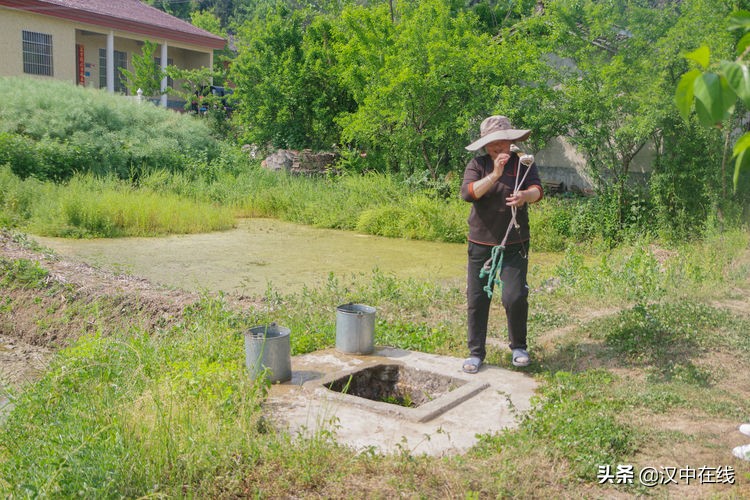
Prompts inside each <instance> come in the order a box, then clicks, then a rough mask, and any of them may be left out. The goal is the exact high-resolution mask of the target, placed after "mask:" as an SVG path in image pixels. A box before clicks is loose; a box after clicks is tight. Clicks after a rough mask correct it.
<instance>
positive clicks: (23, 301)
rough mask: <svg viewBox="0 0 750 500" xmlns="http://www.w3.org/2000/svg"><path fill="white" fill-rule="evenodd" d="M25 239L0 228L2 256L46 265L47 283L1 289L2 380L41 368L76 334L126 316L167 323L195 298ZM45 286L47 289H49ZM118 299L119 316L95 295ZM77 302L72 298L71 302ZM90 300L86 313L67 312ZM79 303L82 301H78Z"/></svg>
mask: <svg viewBox="0 0 750 500" xmlns="http://www.w3.org/2000/svg"><path fill="white" fill-rule="evenodd" d="M32 248H33V246H32V245H29V244H28V243H26V242H25V241H24V240H22V239H19V238H15V237H13V236H12V235H11V234H9V233H7V232H3V233H0V259H5V260H7V261H13V260H18V259H26V260H29V261H33V262H37V263H39V265H40V267H41V268H43V269H45V270H47V271H48V273H49V274H48V275H47V277H46V280H47V284H48V285H53V286H50V287H47V288H46V289H45V293H43V294H40V293H39V291H38V290H33V289H25V288H14V289H12V290H8V289H7V288H4V289H3V290H2V296H1V297H0V306H2V309H0V312H2V315H0V383H4V384H8V385H12V386H17V385H18V384H22V383H23V382H27V381H30V380H33V379H34V378H35V376H36V375H37V374H38V373H40V372H41V371H43V370H44V368H45V366H46V365H47V362H48V361H49V359H50V357H51V354H52V352H53V351H54V350H55V349H57V348H60V347H63V346H66V345H68V344H69V343H70V342H71V341H72V340H75V339H76V338H78V337H79V336H80V335H82V334H84V333H88V332H91V331H95V329H98V330H100V331H102V333H107V331H110V330H112V329H113V328H116V327H117V326H118V325H121V324H122V323H123V322H124V321H132V320H137V321H139V322H141V323H142V324H143V326H144V327H148V326H155V325H157V324H166V323H169V322H170V321H173V320H174V319H175V318H177V317H179V316H180V314H181V313H182V311H183V309H184V308H185V307H186V306H187V305H189V304H192V303H194V302H195V301H196V300H198V298H199V297H198V296H197V295H195V294H191V293H187V292H183V291H178V290H168V289H164V288H160V287H156V286H154V285H153V284H151V283H149V282H148V281H146V280H144V279H140V278H136V277H133V276H127V275H114V274H111V273H106V272H103V271H101V270H98V269H95V268H93V267H91V266H89V265H87V264H84V263H79V262H71V261H68V260H64V259H61V258H59V257H57V256H55V255H53V254H52V253H49V252H45V251H44V250H43V249H35V248H34V249H32ZM48 291H49V292H48ZM100 300H107V301H111V303H113V304H116V305H117V306H118V307H117V309H115V310H116V311H119V312H121V313H122V314H121V315H120V314H118V316H119V317H110V318H102V317H101V315H100V312H99V311H97V310H96V308H95V306H94V305H95V304H96V303H97V301H100ZM74 302H75V304H74ZM86 304H90V305H92V311H91V312H90V314H83V315H80V314H70V312H72V311H71V309H72V308H73V307H76V308H78V312H80V311H81V307H83V309H84V311H85V305H86ZM82 305H83V306H82Z"/></svg>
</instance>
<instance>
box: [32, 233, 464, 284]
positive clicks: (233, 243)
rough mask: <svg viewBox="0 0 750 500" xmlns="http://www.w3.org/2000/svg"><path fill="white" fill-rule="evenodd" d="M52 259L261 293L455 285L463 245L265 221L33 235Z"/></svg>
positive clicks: (154, 278)
mask: <svg viewBox="0 0 750 500" xmlns="http://www.w3.org/2000/svg"><path fill="white" fill-rule="evenodd" d="M34 239H36V240H37V241H38V242H39V243H40V244H42V245H43V246H46V247H49V248H52V249H53V250H55V251H56V252H58V253H59V254H61V255H63V256H67V257H73V258H76V259H78V260H82V261H84V262H87V263H89V264H92V265H95V266H97V267H100V268H103V269H109V270H112V271H115V272H121V273H122V272H124V273H129V274H133V275H136V276H141V277H144V278H147V279H149V280H150V281H152V282H154V283H160V284H163V285H167V286H173V287H177V288H182V289H187V290H196V291H206V290H208V291H220V290H221V291H225V292H234V293H244V294H251V295H255V294H262V293H264V292H265V291H266V290H267V289H268V288H269V286H271V287H272V288H273V290H275V291H277V292H279V293H291V292H297V291H300V290H301V289H302V287H303V286H305V285H306V286H308V287H316V286H320V285H322V284H324V283H325V282H326V280H327V279H328V275H329V273H333V274H334V275H335V276H338V277H342V278H350V277H352V276H363V279H370V277H371V276H372V271H373V270H374V269H376V268H377V269H378V270H380V271H382V272H383V273H386V274H389V275H390V274H393V275H395V276H397V277H400V278H410V277H414V278H420V279H421V278H425V279H431V280H438V281H441V282H448V281H449V282H453V281H455V282H457V283H460V282H463V281H464V280H465V273H466V246H465V245H463V244H456V243H435V242H425V241H410V240H403V239H392V238H383V237H378V236H368V235H361V234H357V233H354V232H349V231H337V230H330V229H318V228H313V227H309V226H303V225H298V224H292V223H288V222H282V221H278V220H273V219H243V220H240V221H239V222H238V226H237V228H236V229H233V230H230V231H222V232H215V233H206V234H195V235H180V236H167V237H159V238H115V239H95V240H71V239H63V238H44V237H39V236H35V237H34Z"/></svg>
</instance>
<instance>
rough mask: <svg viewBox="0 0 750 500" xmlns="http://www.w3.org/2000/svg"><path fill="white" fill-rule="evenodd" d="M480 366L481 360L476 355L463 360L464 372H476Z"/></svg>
mask: <svg viewBox="0 0 750 500" xmlns="http://www.w3.org/2000/svg"><path fill="white" fill-rule="evenodd" d="M480 366H482V360H481V359H479V358H477V357H476V356H472V357H470V358H466V360H464V365H463V370H464V372H465V373H476V372H478V371H479V367H480Z"/></svg>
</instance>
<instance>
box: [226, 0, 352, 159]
mask: <svg viewBox="0 0 750 500" xmlns="http://www.w3.org/2000/svg"><path fill="white" fill-rule="evenodd" d="M330 31H331V24H330V20H329V19H328V17H327V16H325V15H320V14H318V15H316V14H313V13H310V12H307V11H303V10H297V11H294V12H291V11H289V10H288V9H286V8H279V9H278V10H276V12H275V13H273V14H272V15H268V16H266V17H264V18H255V19H253V20H251V21H248V22H246V23H245V24H244V25H243V26H242V28H241V30H240V31H239V32H238V41H237V44H238V50H239V53H238V55H237V58H236V60H235V62H234V64H233V65H232V68H231V73H230V79H231V80H232V82H234V84H235V85H236V95H237V99H238V108H239V109H238V112H237V118H238V120H239V121H240V122H241V123H242V125H243V127H244V129H245V132H244V137H243V139H244V140H245V141H247V142H253V143H258V144H262V145H264V146H265V145H271V146H273V147H277V148H313V149H329V148H330V147H331V146H332V144H334V143H337V142H338V139H339V133H340V128H339V126H338V125H337V123H336V122H335V120H334V117H335V116H337V115H338V114H340V113H341V112H343V111H345V110H349V109H350V108H351V98H350V97H349V93H348V90H347V89H346V88H344V87H342V86H341V85H340V84H339V82H338V80H337V78H336V77H335V75H334V73H333V71H334V67H335V66H336V63H337V61H336V55H335V53H334V52H333V50H332V43H331V34H330Z"/></svg>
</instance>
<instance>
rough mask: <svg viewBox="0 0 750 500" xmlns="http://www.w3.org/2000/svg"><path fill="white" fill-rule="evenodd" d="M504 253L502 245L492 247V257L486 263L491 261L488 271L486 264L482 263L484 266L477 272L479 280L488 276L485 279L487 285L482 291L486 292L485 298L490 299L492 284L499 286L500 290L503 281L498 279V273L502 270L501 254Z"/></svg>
mask: <svg viewBox="0 0 750 500" xmlns="http://www.w3.org/2000/svg"><path fill="white" fill-rule="evenodd" d="M504 252H505V246H503V245H496V246H494V247H492V257H491V258H490V259H489V260H488V261H487V262H489V261H490V260H491V261H492V265H490V268H489V270H488V269H487V267H486V266H487V262H485V263H484V266H482V269H481V271H479V279H482V278H484V277H485V276H489V278H488V279H487V285H485V287H484V291H485V292H487V297H489V298H492V284H493V283H494V284H495V285H499V286H500V290H502V286H503V281H502V280H501V279H500V273H501V272H502V270H503V253H504ZM498 257H499V258H498Z"/></svg>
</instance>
